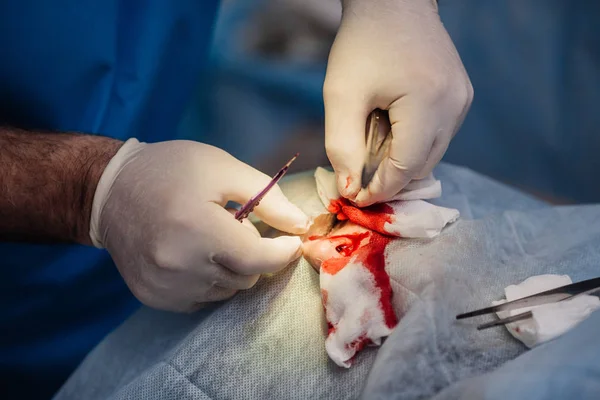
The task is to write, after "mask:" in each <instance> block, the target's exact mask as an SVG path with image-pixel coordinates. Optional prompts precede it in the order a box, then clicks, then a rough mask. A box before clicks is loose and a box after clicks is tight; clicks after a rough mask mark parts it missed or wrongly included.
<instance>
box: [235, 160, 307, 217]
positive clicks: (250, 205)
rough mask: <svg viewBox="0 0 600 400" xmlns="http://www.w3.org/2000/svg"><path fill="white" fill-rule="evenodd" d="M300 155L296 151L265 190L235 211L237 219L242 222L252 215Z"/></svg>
mask: <svg viewBox="0 0 600 400" xmlns="http://www.w3.org/2000/svg"><path fill="white" fill-rule="evenodd" d="M299 155H300V153H296V154H295V155H294V157H292V158H291V159H290V161H288V162H287V164H285V165H284V166H283V168H281V169H280V170H279V172H277V173H276V174H275V176H273V179H271V182H269V184H268V185H267V186H266V187H265V188H264V189H263V190H261V191H260V192H258V193H257V194H256V195H255V196H254V197H252V198H251V199H250V200H248V202H247V203H246V204H244V205H243V206H242V208H240V209H239V210H238V211H237V212H236V213H235V219H237V220H238V221H240V222H242V220H243V219H244V218H248V215H250V213H251V212H252V211H253V210H254V208H255V207H256V206H258V204H259V203H260V201H261V200H262V199H263V197H265V196H266V195H267V193H269V190H271V189H272V188H273V186H275V185H276V184H277V182H279V180H280V179H281V178H283V176H284V175H285V173H286V172H287V170H288V169H289V168H290V165H291V164H292V163H293V162H294V160H296V158H298V156H299Z"/></svg>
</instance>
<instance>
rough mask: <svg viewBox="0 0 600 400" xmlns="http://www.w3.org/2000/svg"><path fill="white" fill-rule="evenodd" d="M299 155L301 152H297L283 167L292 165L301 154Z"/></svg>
mask: <svg viewBox="0 0 600 400" xmlns="http://www.w3.org/2000/svg"><path fill="white" fill-rule="evenodd" d="M299 155H300V153H296V154H295V155H294V157H292V159H291V160H290V161H288V162H287V164H285V165H284V166H283V168H287V167H289V166H290V165H291V164H292V163H293V162H294V161H295V160H296V158H298V156H299Z"/></svg>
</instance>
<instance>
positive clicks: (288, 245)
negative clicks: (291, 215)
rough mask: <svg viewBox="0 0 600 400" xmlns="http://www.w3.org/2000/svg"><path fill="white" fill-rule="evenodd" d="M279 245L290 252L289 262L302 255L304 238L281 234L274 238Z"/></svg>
mask: <svg viewBox="0 0 600 400" xmlns="http://www.w3.org/2000/svg"><path fill="white" fill-rule="evenodd" d="M273 240H274V241H275V242H276V243H277V245H278V246H281V247H282V249H285V250H286V251H288V252H289V254H290V258H289V262H292V261H294V260H296V259H298V258H299V257H300V256H301V255H302V240H301V239H300V237H298V236H279V237H277V238H275V239H273Z"/></svg>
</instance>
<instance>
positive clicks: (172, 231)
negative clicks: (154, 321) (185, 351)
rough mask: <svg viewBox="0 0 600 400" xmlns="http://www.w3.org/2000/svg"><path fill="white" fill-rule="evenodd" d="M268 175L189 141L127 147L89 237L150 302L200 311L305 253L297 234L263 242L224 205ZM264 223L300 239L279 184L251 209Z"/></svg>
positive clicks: (108, 177)
mask: <svg viewBox="0 0 600 400" xmlns="http://www.w3.org/2000/svg"><path fill="white" fill-rule="evenodd" d="M270 179H271V178H270V177H269V176H267V175H265V174H263V173H261V172H259V171H257V170H255V169H253V168H252V167H250V166H248V165H246V164H244V163H242V162H241V161H239V160H237V159H235V158H234V157H232V156H231V155H229V154H228V153H226V152H224V151H223V150H220V149H218V148H215V147H212V146H208V145H205V144H201V143H197V142H191V141H170V142H162V143H157V144H146V143H140V142H138V141H137V140H135V139H131V140H129V141H127V142H126V143H125V144H124V145H123V146H122V147H121V149H120V150H119V151H118V152H117V154H116V155H115V156H114V158H113V159H112V160H111V161H110V163H109V164H108V166H107V167H106V169H105V171H104V172H103V174H102V177H101V178H100V182H99V184H98V188H97V189H96V194H95V196H94V202H93V207H92V217H91V223H90V225H91V227H90V237H91V239H92V242H93V243H94V245H95V246H97V247H105V248H106V249H107V250H108V252H109V253H110V255H111V256H112V258H113V260H114V261H115V263H116V265H117V268H118V269H119V272H120V273H121V275H122V276H123V278H124V279H125V282H126V283H127V285H128V286H129V288H130V289H131V291H132V292H133V294H134V295H135V296H136V297H137V298H138V299H139V300H140V301H141V302H142V303H144V304H146V305H148V306H150V307H154V308H158V309H164V310H170V311H194V310H196V309H198V308H199V307H200V306H201V305H202V303H205V302H211V301H218V300H223V299H226V298H229V297H231V296H232V295H233V294H234V293H235V292H236V291H237V290H240V289H248V288H250V287H252V286H253V285H254V284H255V283H256V282H257V280H258V278H259V274H261V273H265V272H274V271H277V270H279V269H281V268H283V267H285V266H286V265H287V264H289V263H290V262H291V261H293V260H294V259H296V258H298V257H299V256H300V251H301V250H300V246H301V241H300V238H299V237H297V236H282V237H278V238H276V239H267V238H261V237H260V235H259V233H258V231H257V230H256V229H255V228H254V226H253V225H252V224H251V223H250V222H248V221H245V222H244V224H242V223H240V222H239V221H237V220H236V219H235V218H234V217H233V215H232V213H231V212H229V211H227V210H226V209H225V208H224V206H225V204H226V203H227V201H229V200H231V201H236V202H238V203H241V204H242V203H245V202H246V201H247V200H248V199H250V197H252V196H253V195H255V194H256V193H257V192H258V191H260V190H261V189H262V188H264V187H265V186H266V185H267V183H268V182H269V181H270ZM255 213H256V214H257V216H258V217H260V218H261V219H262V220H263V221H264V222H266V223H267V224H269V225H271V226H273V227H275V228H277V229H280V230H283V231H287V232H290V233H294V234H302V233H304V232H306V230H307V227H308V218H307V217H306V216H305V215H304V213H303V212H302V211H300V209H299V208H297V207H296V206H294V205H293V204H292V203H290V202H289V201H288V200H287V198H286V197H285V196H284V195H283V193H282V192H281V189H280V188H279V187H278V186H277V187H274V188H273V189H272V190H271V191H270V192H269V194H267V196H265V198H264V199H263V200H262V201H261V203H260V205H259V206H258V207H257V208H256V209H255Z"/></svg>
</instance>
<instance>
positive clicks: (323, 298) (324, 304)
mask: <svg viewBox="0 0 600 400" xmlns="http://www.w3.org/2000/svg"><path fill="white" fill-rule="evenodd" d="M328 295H329V293H327V290H325V289H321V300H322V302H323V307H325V308H327V296H328Z"/></svg>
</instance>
